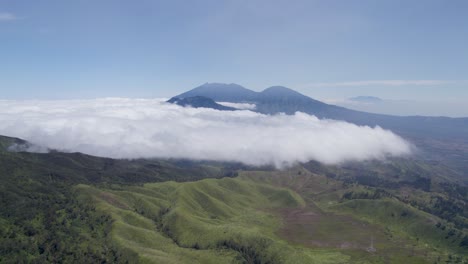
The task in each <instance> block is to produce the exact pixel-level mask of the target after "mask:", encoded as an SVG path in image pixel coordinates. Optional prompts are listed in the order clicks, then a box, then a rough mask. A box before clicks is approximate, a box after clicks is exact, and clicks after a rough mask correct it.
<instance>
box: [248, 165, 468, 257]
mask: <svg viewBox="0 0 468 264" xmlns="http://www.w3.org/2000/svg"><path fill="white" fill-rule="evenodd" d="M241 178H248V179H253V180H255V181H259V182H268V183H270V184H273V185H275V186H281V187H288V188H292V189H294V190H295V191H296V192H297V193H299V194H300V195H301V196H302V197H304V199H305V201H306V203H307V208H306V210H303V211H301V212H294V213H295V214H296V215H294V218H292V219H291V222H290V223H289V224H286V225H287V226H289V228H287V229H286V231H287V233H286V234H284V232H283V236H284V237H287V238H289V239H290V240H292V241H293V242H296V243H299V244H303V245H308V246H317V245H319V246H325V247H330V246H331V247H335V248H338V247H342V246H343V245H346V247H349V248H350V249H352V248H353V247H354V248H356V247H357V248H361V249H362V247H363V245H364V244H363V243H364V241H366V240H367V241H368V242H367V243H370V239H371V237H374V238H375V239H376V246H375V247H376V248H377V249H378V250H377V252H376V253H374V254H373V256H369V255H367V256H365V255H364V256H363V255H362V250H361V252H359V251H355V252H351V251H353V250H350V251H348V250H345V251H342V252H347V251H348V253H349V254H350V255H351V256H353V258H352V260H359V259H361V260H362V259H365V260H366V261H375V262H376V263H378V262H379V261H384V262H387V263H388V261H390V262H391V263H400V262H401V261H402V260H404V262H405V263H412V262H414V263H420V262H421V263H426V262H427V261H429V262H431V263H433V262H437V261H438V259H439V257H440V259H441V261H445V260H447V261H449V258H450V256H451V255H452V256H458V257H461V256H463V255H466V254H467V253H468V251H467V249H466V248H461V247H460V246H459V244H460V242H461V240H462V238H463V235H466V232H464V231H461V230H457V229H455V228H454V225H453V224H450V223H447V222H446V221H444V220H442V219H440V218H439V217H437V216H434V215H431V214H428V213H426V212H423V211H421V210H418V209H417V208H415V207H413V206H411V205H409V204H406V203H403V202H402V201H400V200H398V199H396V198H390V197H392V196H391V194H390V193H386V192H383V194H380V195H375V193H377V194H379V191H378V189H377V188H372V187H366V186H362V185H359V184H352V185H348V184H343V182H341V181H337V180H334V179H330V178H327V177H325V176H323V175H320V174H314V173H310V172H309V171H307V170H305V169H304V168H300V167H298V168H291V169H289V170H287V171H284V172H279V171H277V172H273V173H271V172H261V171H257V172H254V171H247V172H243V173H242V174H241ZM405 188H406V187H405ZM348 192H354V194H360V193H366V192H367V193H369V194H368V197H369V198H367V199H350V200H347V199H343V196H344V195H345V194H346V193H348ZM386 195H390V197H387V196H386ZM310 215H314V217H311V216H310ZM283 216H284V214H283ZM301 218H303V219H305V220H306V221H301V220H300V219H301ZM285 219H288V215H286V216H285ZM298 219H299V220H298ZM356 220H361V221H356ZM438 223H442V225H441V227H440V226H439V224H438ZM361 225H365V226H366V227H365V228H364V229H363V228H361ZM291 234H293V235H291ZM346 238H348V239H346ZM360 241H361V242H362V243H361V244H360ZM350 242H352V243H350ZM377 255H379V256H380V257H377ZM424 259H426V260H424ZM465 261H467V262H468V259H465ZM454 263H455V262H454ZM460 263H461V262H460Z"/></svg>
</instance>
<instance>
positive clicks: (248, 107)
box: [216, 102, 257, 110]
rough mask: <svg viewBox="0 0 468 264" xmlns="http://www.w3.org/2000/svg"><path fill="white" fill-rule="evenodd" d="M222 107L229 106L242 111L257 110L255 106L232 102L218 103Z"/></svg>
mask: <svg viewBox="0 0 468 264" xmlns="http://www.w3.org/2000/svg"><path fill="white" fill-rule="evenodd" d="M216 103H218V104H220V105H224V106H229V107H233V108H236V109H241V110H255V108H256V107H257V106H256V105H255V104H249V103H231V102H216Z"/></svg>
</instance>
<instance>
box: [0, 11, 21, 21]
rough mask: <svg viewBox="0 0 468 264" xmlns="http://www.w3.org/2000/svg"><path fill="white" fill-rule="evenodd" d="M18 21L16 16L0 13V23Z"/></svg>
mask: <svg viewBox="0 0 468 264" xmlns="http://www.w3.org/2000/svg"><path fill="white" fill-rule="evenodd" d="M17 19H19V18H18V17H17V16H16V15H14V14H12V13H7V12H0V21H13V20H17Z"/></svg>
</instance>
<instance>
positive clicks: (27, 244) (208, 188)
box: [0, 137, 468, 263]
mask: <svg viewBox="0 0 468 264" xmlns="http://www.w3.org/2000/svg"><path fill="white" fill-rule="evenodd" d="M12 144H19V145H20V146H23V145H24V144H26V143H25V142H24V141H21V140H19V139H14V138H7V137H0V227H1V228H0V263H468V259H467V257H466V256H467V255H468V238H467V234H468V232H467V228H466V219H467V212H466V210H467V208H466V201H467V199H466V187H465V186H464V185H462V184H458V183H457V182H456V181H454V180H450V179H449V178H447V177H448V176H447V175H446V174H443V171H438V170H432V169H431V168H432V167H431V165H430V164H424V163H418V162H416V161H415V162H410V161H398V160H395V161H392V162H386V163H382V164H379V163H369V164H366V165H365V166H366V167H362V166H361V165H356V164H348V165H343V166H324V165H321V164H315V163H309V164H305V165H304V166H302V165H298V166H296V167H291V168H288V169H285V170H274V169H272V168H251V167H246V166H243V165H239V164H222V163H215V162H193V161H180V160H179V161H171V160H165V161H163V160H114V159H107V158H99V157H93V156H89V155H84V154H80V153H61V152H55V151H53V152H50V153H26V152H11V151H8V148H9V146H11V145H12ZM17 149H21V147H20V148H17ZM371 175H374V177H375V179H372V181H368V180H369V179H370V176H371ZM392 175H396V176H398V177H394V176H392ZM225 176H229V177H225ZM428 179H429V185H428Z"/></svg>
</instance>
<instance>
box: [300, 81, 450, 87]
mask: <svg viewBox="0 0 468 264" xmlns="http://www.w3.org/2000/svg"><path fill="white" fill-rule="evenodd" d="M453 82H454V81H444V80H368V81H349V82H331V83H309V84H307V85H304V86H306V87H344V86H352V87H354V86H405V85H418V86H434V85H442V84H449V83H453Z"/></svg>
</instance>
